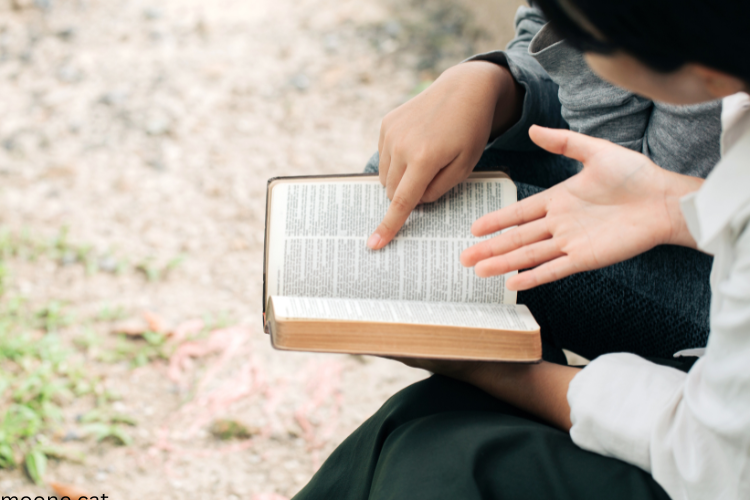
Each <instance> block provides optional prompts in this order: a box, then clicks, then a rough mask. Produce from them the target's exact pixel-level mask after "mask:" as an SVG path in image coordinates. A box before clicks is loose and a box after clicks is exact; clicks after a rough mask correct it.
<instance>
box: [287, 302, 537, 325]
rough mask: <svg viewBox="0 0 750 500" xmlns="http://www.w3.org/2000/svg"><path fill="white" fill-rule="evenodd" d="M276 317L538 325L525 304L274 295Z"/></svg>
mask: <svg viewBox="0 0 750 500" xmlns="http://www.w3.org/2000/svg"><path fill="white" fill-rule="evenodd" d="M273 308H274V313H275V315H276V317H277V318H290V319H295V318H296V319H321V320H344V321H369V322H383V323H408V324H420V325H444V326H460V327H469V328H493V329H499V330H526V331H535V330H538V329H539V325H537V323H536V321H535V320H534V317H533V316H532V315H531V312H530V311H529V309H528V308H527V307H526V306H522V305H514V304H505V305H498V304H466V303H464V304H456V303H452V302H414V301H406V300H364V299H335V298H311V297H273Z"/></svg>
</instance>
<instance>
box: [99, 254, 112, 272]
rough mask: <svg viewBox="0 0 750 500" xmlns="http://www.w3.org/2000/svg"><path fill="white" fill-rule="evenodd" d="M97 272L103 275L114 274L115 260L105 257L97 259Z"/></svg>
mask: <svg viewBox="0 0 750 500" xmlns="http://www.w3.org/2000/svg"><path fill="white" fill-rule="evenodd" d="M98 265H99V270H100V271H102V272H105V273H114V272H115V271H117V260H116V259H115V258H114V257H110V256H106V257H102V258H101V259H99V262H98Z"/></svg>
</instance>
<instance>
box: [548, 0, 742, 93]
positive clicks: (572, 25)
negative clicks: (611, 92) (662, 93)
mask: <svg viewBox="0 0 750 500" xmlns="http://www.w3.org/2000/svg"><path fill="white" fill-rule="evenodd" d="M535 3H536V4H538V5H539V7H540V8H541V9H542V11H543V12H544V14H545V16H546V17H547V19H548V20H549V21H550V23H551V25H552V28H553V29H554V30H555V31H556V32H557V33H558V34H559V35H561V36H563V37H565V38H566V39H567V41H568V42H569V43H571V44H572V45H573V46H575V47H577V48H579V49H580V50H582V51H584V52H596V53H600V54H610V53H613V52H615V51H618V50H622V51H624V52H627V53H629V54H630V55H632V56H634V57H635V58H636V59H638V60H640V61H641V62H643V63H644V64H646V65H647V66H649V67H651V68H652V69H654V70H657V71H661V72H665V73H669V72H673V71H675V70H677V69H679V68H681V67H682V66H684V65H685V64H687V63H699V64H702V65H704V66H707V67H710V68H714V69H717V70H719V71H723V72H725V73H728V74H730V75H733V76H736V77H738V78H741V79H743V80H744V81H746V82H750V34H749V33H748V31H749V30H748V24H749V23H750V1H748V0H535ZM587 23H588V24H590V25H591V26H593V27H594V28H595V29H596V30H597V31H598V32H599V33H598V34H594V33H591V32H590V31H591V30H590V29H589V27H587V26H586V24H587ZM597 35H600V36H597Z"/></svg>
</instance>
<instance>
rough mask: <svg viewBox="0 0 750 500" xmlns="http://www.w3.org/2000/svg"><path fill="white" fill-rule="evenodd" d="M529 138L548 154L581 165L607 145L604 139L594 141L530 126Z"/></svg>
mask: <svg viewBox="0 0 750 500" xmlns="http://www.w3.org/2000/svg"><path fill="white" fill-rule="evenodd" d="M529 137H530V138H531V140H532V141H534V143H535V144H536V145H537V146H539V147H540V148H542V149H546V150H547V151H549V152H550V153H554V154H557V155H563V156H567V157H568V158H572V159H574V160H578V161H580V162H581V163H586V162H587V161H588V160H589V159H590V158H591V157H592V156H593V155H594V154H596V153H598V152H599V151H601V150H602V148H604V147H606V146H607V145H608V144H611V143H609V142H608V141H605V140H604V139H595V138H593V137H589V136H587V135H583V134H579V133H578V132H571V131H570V130H564V129H554V128H546V127H540V126H539V125H532V126H531V128H530V129H529Z"/></svg>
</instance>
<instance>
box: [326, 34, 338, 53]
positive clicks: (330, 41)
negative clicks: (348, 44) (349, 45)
mask: <svg viewBox="0 0 750 500" xmlns="http://www.w3.org/2000/svg"><path fill="white" fill-rule="evenodd" d="M339 45H340V41H339V36H338V35H337V34H335V33H331V34H330V35H326V37H325V38H324V39H323V47H325V49H326V52H329V53H333V52H336V51H337V50H338V48H339Z"/></svg>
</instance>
